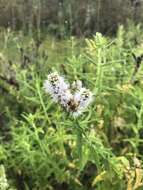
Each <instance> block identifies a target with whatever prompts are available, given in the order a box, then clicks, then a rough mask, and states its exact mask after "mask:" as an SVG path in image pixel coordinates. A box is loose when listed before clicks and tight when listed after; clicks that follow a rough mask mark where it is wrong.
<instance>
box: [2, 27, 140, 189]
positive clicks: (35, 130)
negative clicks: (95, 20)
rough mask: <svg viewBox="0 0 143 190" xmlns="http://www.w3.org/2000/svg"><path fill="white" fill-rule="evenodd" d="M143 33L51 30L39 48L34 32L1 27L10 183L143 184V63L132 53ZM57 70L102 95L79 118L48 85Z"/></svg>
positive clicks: (56, 185)
mask: <svg viewBox="0 0 143 190" xmlns="http://www.w3.org/2000/svg"><path fill="white" fill-rule="evenodd" d="M142 37H143V35H142V28H141V27H139V26H132V25H131V26H130V28H128V29H124V28H123V27H120V28H119V30H118V33H117V36H116V38H114V39H110V38H108V37H104V36H102V35H101V34H99V33H97V34H96V35H95V36H93V38H92V39H76V38H73V37H71V38H70V39H66V40H60V41H58V40H56V39H54V38H53V37H51V36H48V37H45V38H44V40H43V41H42V43H41V45H40V46H39V47H37V46H36V40H34V39H32V37H27V36H26V37H25V36H23V35H22V34H20V33H19V34H18V33H14V32H12V31H5V30H4V31H3V32H1V35H0V39H1V43H0V47H1V58H0V68H1V73H0V75H1V76H3V78H2V77H1V79H0V93H1V94H0V106H1V112H0V125H1V130H0V141H1V145H0V161H1V164H2V165H3V166H4V168H5V173H6V176H7V179H8V183H9V186H12V187H14V188H15V189H26V190H31V189H33V190H39V189H40V190H60V189H62V190H63V189H68V190H73V189H74V190H89V189H90V190H94V189H96V190H109V189H110V190H137V189H139V188H140V189H142V188H143V184H142V183H143V171H142V169H141V167H142V161H143V156H142V154H143V152H142V149H143V140H142V137H143V90H142V89H143V65H142V64H140V67H138V69H137V70H136V68H137V63H136V61H135V59H134V58H133V56H132V53H134V54H135V55H136V56H140V55H141V53H143V52H142ZM4 39H5V40H4ZM20 48H22V50H23V53H22V54H21V53H20V51H19V50H20ZM55 70H57V71H58V72H59V74H61V75H64V76H65V78H66V79H67V80H68V81H69V82H73V81H74V80H76V79H80V80H81V81H82V82H83V84H84V86H86V87H87V88H89V89H90V90H91V91H92V92H93V94H94V100H93V102H92V104H91V105H90V106H89V108H88V109H87V110H86V111H85V112H84V113H83V114H82V115H81V116H80V117H79V118H78V119H77V120H75V119H74V118H72V117H71V116H70V115H69V114H67V113H66V112H65V111H64V110H63V109H62V107H61V106H60V105H58V104H56V103H53V101H52V99H51V98H50V96H49V95H47V94H46V93H45V91H44V89H43V82H44V80H45V79H46V76H47V74H49V73H50V72H52V71H55ZM11 79H12V80H13V81H14V83H13V82H11ZM3 166H2V167H3ZM3 173H4V172H3ZM0 176H1V175H0ZM0 185H1V184H0Z"/></svg>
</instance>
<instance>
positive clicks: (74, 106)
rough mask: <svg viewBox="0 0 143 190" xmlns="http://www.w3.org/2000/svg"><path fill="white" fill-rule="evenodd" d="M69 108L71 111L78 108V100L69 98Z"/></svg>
mask: <svg viewBox="0 0 143 190" xmlns="http://www.w3.org/2000/svg"><path fill="white" fill-rule="evenodd" d="M67 104H68V106H69V109H70V110H71V111H72V112H75V111H77V110H78V106H79V102H76V101H74V100H73V99H71V100H70V101H69V102H68V103H67Z"/></svg>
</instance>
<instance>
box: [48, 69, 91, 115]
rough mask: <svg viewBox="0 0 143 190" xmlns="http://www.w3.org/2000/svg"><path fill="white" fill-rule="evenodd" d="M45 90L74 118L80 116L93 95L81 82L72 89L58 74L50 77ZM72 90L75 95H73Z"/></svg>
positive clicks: (75, 83) (76, 83)
mask: <svg viewBox="0 0 143 190" xmlns="http://www.w3.org/2000/svg"><path fill="white" fill-rule="evenodd" d="M44 88H45V91H46V92H47V93H49V94H50V95H51V96H52V98H53V100H54V101H55V102H59V103H60V104H61V105H62V106H63V107H64V108H65V109H66V110H67V111H68V112H70V113H71V114H72V115H73V116H74V117H76V116H79V115H80V114H81V113H82V112H83V111H84V109H86V107H87V106H88V105H89V104H90V102H91V100H92V93H91V92H90V91H89V90H88V89H86V88H83V87H82V82H81V81H75V82H74V83H73V85H72V89H70V85H69V84H68V83H66V82H65V80H64V78H63V77H61V76H59V75H58V73H57V72H54V73H51V74H49V75H48V77H47V80H46V81H45V82H44ZM71 90H74V91H75V93H74V94H72V93H71Z"/></svg>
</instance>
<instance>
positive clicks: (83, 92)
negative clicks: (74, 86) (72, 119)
mask: <svg viewBox="0 0 143 190" xmlns="http://www.w3.org/2000/svg"><path fill="white" fill-rule="evenodd" d="M92 97H93V94H92V93H91V92H90V90H88V89H86V88H81V89H80V90H78V91H76V93H75V94H74V100H75V101H76V102H78V111H77V113H75V115H80V114H81V113H82V112H83V111H84V110H85V109H86V108H87V106H88V105H89V104H90V103H91V101H92Z"/></svg>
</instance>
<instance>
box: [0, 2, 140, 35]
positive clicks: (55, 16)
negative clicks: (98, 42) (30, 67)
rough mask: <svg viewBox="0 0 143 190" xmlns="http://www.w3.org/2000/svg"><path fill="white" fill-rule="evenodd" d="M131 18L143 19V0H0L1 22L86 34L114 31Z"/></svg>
mask: <svg viewBox="0 0 143 190" xmlns="http://www.w3.org/2000/svg"><path fill="white" fill-rule="evenodd" d="M128 19H132V20H134V21H135V22H136V23H139V22H142V20H143V1H142V0H124V1H123V0H78V1H76V0H52V1H51V0H8V1H5V0H0V26H10V27H12V28H13V29H17V28H19V29H22V30H23V31H29V33H31V32H32V31H33V28H34V29H35V28H37V29H38V30H39V29H41V30H43V31H44V30H46V32H47V31H48V32H52V33H54V34H56V35H57V36H58V37H61V36H62V37H63V36H65V34H66V35H67V34H68V35H70V34H76V35H78V36H83V35H84V36H87V35H91V34H93V33H95V32H102V33H104V34H113V32H115V31H116V29H117V26H118V24H125V23H126V21H127V20H128Z"/></svg>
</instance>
